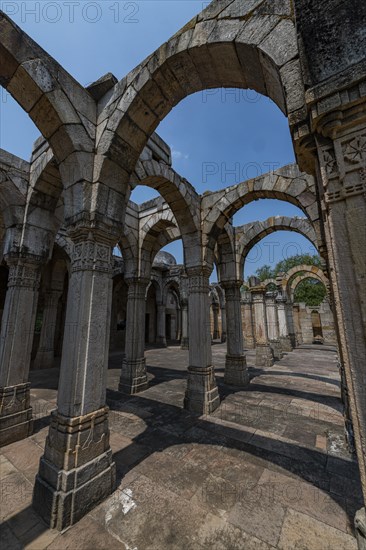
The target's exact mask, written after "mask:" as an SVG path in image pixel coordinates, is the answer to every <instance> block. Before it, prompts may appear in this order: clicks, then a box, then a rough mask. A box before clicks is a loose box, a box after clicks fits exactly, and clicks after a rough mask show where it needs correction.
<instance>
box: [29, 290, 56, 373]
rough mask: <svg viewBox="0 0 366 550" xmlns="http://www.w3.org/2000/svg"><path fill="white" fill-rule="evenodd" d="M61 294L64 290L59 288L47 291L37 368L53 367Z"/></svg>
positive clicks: (35, 362)
mask: <svg viewBox="0 0 366 550" xmlns="http://www.w3.org/2000/svg"><path fill="white" fill-rule="evenodd" d="M61 295H62V292H60V291H58V290H50V291H47V292H46V293H45V300H44V309H43V318H42V328H41V336H40V340H39V347H38V351H37V355H36V358H35V360H34V368H35V369H50V368H52V367H53V362H54V355H55V331H56V321H57V309H58V302H59V299H60V297H61Z"/></svg>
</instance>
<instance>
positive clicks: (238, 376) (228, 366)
mask: <svg viewBox="0 0 366 550" xmlns="http://www.w3.org/2000/svg"><path fill="white" fill-rule="evenodd" d="M224 382H225V384H228V385H229V386H241V387H244V386H247V385H248V384H249V373H248V369H247V361H246V358H245V355H226V361H225V374H224Z"/></svg>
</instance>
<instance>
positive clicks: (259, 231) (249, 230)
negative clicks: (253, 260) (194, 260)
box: [235, 216, 319, 273]
mask: <svg viewBox="0 0 366 550" xmlns="http://www.w3.org/2000/svg"><path fill="white" fill-rule="evenodd" d="M276 231H294V232H295V233H299V234H300V235H303V236H304V237H306V238H307V239H308V240H309V241H310V242H311V243H312V244H313V245H314V246H315V248H316V249H318V246H319V245H318V238H317V234H316V231H315V229H314V227H313V224H312V223H311V222H310V221H309V220H308V219H307V218H298V217H294V218H290V217H287V216H274V217H271V218H268V219H267V220H265V221H262V222H253V223H248V224H245V225H242V226H240V227H236V228H235V240H236V254H237V262H238V265H239V272H240V273H243V270H244V263H245V259H246V257H247V255H248V254H249V252H250V250H251V249H252V248H253V246H255V245H256V244H257V243H258V242H259V241H261V240H262V239H263V238H264V237H266V236H267V235H271V234H272V233H275V232H276Z"/></svg>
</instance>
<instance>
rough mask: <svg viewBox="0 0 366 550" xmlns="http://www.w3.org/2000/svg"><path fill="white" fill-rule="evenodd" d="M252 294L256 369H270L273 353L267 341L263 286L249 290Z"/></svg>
mask: <svg viewBox="0 0 366 550" xmlns="http://www.w3.org/2000/svg"><path fill="white" fill-rule="evenodd" d="M250 292H251V293H252V300H253V309H254V319H255V322H254V324H255V342H256V358H255V364H256V365H257V367H270V366H272V365H273V353H272V349H271V346H270V344H269V340H268V331H267V320H266V309H265V307H266V306H265V300H264V296H265V293H266V289H265V287H263V286H256V287H253V288H251V289H250Z"/></svg>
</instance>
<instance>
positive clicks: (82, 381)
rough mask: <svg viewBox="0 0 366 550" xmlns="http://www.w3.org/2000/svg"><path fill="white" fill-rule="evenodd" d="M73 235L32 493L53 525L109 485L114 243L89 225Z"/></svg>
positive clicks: (73, 516) (77, 513) (72, 518)
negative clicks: (58, 356) (54, 386)
mask: <svg viewBox="0 0 366 550" xmlns="http://www.w3.org/2000/svg"><path fill="white" fill-rule="evenodd" d="M70 237H71V239H72V240H73V252H72V257H71V274H70V282H69V292H68V298H67V313H66V322H65V338H64V341H63V349H62V361H61V370H60V381H59V389H58V396H57V410H55V411H53V412H52V414H51V424H50V428H49V434H48V437H47V439H46V445H45V451H44V455H43V457H42V458H41V460H40V466H39V472H38V475H37V477H36V483H35V487H34V493H33V506H34V508H35V509H36V510H37V512H38V513H39V514H40V515H41V516H42V517H43V518H44V519H45V521H46V522H47V524H48V525H49V526H50V527H51V528H56V529H58V530H62V529H65V528H66V527H68V526H70V525H72V524H74V523H75V522H76V521H78V520H79V519H80V518H81V517H82V516H83V515H85V514H86V513H87V512H88V511H89V510H90V509H91V508H93V507H94V506H96V505H97V504H98V503H99V502H101V501H102V500H103V499H104V498H106V497H107V496H108V495H109V494H111V492H112V491H113V489H114V485H115V465H114V463H113V461H112V451H111V449H110V446H109V428H108V407H106V378H107V368H108V349H109V335H110V319H111V301H112V242H111V241H110V237H109V235H107V234H104V233H102V232H101V230H99V231H96V230H94V229H92V228H90V227H87V228H78V229H77V230H75V231H74V232H73V233H70Z"/></svg>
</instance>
